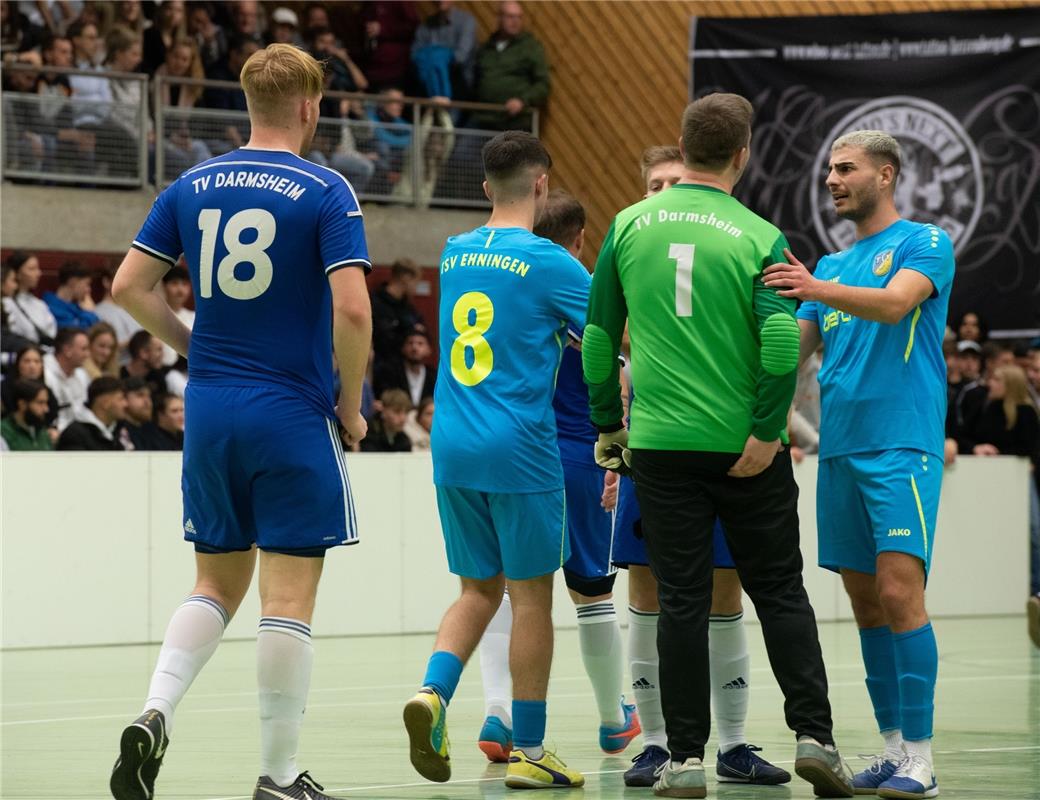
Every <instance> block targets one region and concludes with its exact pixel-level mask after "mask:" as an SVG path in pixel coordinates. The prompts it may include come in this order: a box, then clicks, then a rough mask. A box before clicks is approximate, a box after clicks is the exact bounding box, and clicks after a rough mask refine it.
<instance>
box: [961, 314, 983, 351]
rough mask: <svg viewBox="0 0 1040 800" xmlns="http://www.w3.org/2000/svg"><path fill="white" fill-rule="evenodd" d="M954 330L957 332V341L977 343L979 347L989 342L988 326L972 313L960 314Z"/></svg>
mask: <svg viewBox="0 0 1040 800" xmlns="http://www.w3.org/2000/svg"><path fill="white" fill-rule="evenodd" d="M954 330H955V331H957V339H958V341H962V342H965V341H966V342H977V343H978V344H979V345H983V344H985V343H986V342H987V341H988V340H989V326H988V325H986V324H985V323H984V322H983V321H982V318H981V317H980V316H979V315H978V314H976V313H975V312H974V311H966V312H965V313H963V314H961V316H960V319H958V320H957V324H956V325H955V326H954Z"/></svg>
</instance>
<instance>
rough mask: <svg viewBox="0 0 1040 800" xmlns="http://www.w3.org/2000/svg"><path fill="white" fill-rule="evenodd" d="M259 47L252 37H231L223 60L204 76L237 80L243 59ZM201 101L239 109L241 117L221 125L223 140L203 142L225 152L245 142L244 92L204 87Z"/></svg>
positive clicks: (210, 105)
mask: <svg viewBox="0 0 1040 800" xmlns="http://www.w3.org/2000/svg"><path fill="white" fill-rule="evenodd" d="M259 49H260V45H259V44H258V43H257V42H256V40H255V39H250V38H248V37H234V38H232V40H231V42H230V44H229V46H228V53H227V59H226V61H224V62H222V63H220V64H217V65H216V66H215V67H213V69H211V70H210V71H209V72H208V73H207V76H208V77H209V78H210V79H212V80H215V81H232V82H234V83H237V82H238V79H239V76H240V75H241V74H242V67H243V66H244V65H245V63H246V60H247V59H248V58H249V57H250V56H251V55H253V53H255V52H256V51H257V50H259ZM202 105H203V106H205V107H206V108H215V109H219V110H221V111H239V112H241V118H240V119H239V120H238V121H237V122H235V121H229V122H228V123H226V124H225V126H224V130H223V133H224V139H223V140H207V142H206V144H207V146H208V147H209V148H210V150H211V151H212V152H214V153H218V154H219V153H226V152H228V151H229V150H235V149H237V148H239V147H241V146H242V145H244V144H245V143H246V140H247V139H248V138H249V120H248V118H247V117H246V116H245V114H246V111H247V109H246V94H245V92H243V91H242V90H241V89H214V88H210V89H206V91H205V92H204V93H203V95H202Z"/></svg>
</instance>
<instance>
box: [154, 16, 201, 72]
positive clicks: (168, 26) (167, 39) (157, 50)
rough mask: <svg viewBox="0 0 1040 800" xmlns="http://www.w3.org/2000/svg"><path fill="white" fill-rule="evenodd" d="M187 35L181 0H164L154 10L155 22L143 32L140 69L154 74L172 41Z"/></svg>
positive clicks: (162, 61)
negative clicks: (142, 58)
mask: <svg viewBox="0 0 1040 800" xmlns="http://www.w3.org/2000/svg"><path fill="white" fill-rule="evenodd" d="M193 5H194V4H193ZM187 35H188V31H187V28H186V27H185V21H184V2H183V0H164V2H163V3H162V4H161V5H160V6H159V9H158V11H157V12H156V15H155V24H154V25H153V26H152V27H150V28H149V29H148V30H146V31H145V32H144V60H143V61H142V62H141V71H142V72H147V73H148V74H149V75H154V74H155V71H156V70H157V69H158V68H159V67H160V66H161V65H162V64H163V63H164V62H165V61H166V51H167V50H169V49H170V48H171V47H173V43H174V42H176V41H177V40H178V39H183V38H184V37H185V36H187Z"/></svg>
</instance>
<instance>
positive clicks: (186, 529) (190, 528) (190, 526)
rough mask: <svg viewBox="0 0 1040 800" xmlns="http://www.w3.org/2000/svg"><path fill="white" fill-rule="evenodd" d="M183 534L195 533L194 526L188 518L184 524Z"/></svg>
mask: <svg viewBox="0 0 1040 800" xmlns="http://www.w3.org/2000/svg"><path fill="white" fill-rule="evenodd" d="M184 532H185V533H195V532H196V531H195V524H194V523H193V522H192V521H191V519H190V518H189V519H188V521H187V522H185V523H184Z"/></svg>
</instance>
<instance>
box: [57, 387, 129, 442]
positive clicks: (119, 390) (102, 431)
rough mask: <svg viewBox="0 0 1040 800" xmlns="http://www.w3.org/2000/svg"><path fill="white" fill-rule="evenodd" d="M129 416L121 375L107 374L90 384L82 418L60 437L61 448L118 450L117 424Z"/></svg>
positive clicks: (66, 429)
mask: <svg viewBox="0 0 1040 800" xmlns="http://www.w3.org/2000/svg"><path fill="white" fill-rule="evenodd" d="M125 417H126V393H125V392H124V391H123V382H122V381H121V380H119V378H112V377H109V376H107V375H106V376H104V377H101V378H98V379H97V380H95V381H94V382H93V383H91V384H90V389H89V391H88V394H87V408H86V411H85V412H84V414H83V417H82V419H80V420H78V421H76V422H73V423H71V424H70V425H69V426H68V427H67V428H65V430H63V431H62V432H61V436H60V437H59V438H58V449H59V450H119V451H122V450H124V449H125V448H124V447H123V443H122V442H121V441H120V440H119V439H118V438H117V437H116V426H117V425H118V424H119V423H120V422H121V421H122V420H123V419H125Z"/></svg>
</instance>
